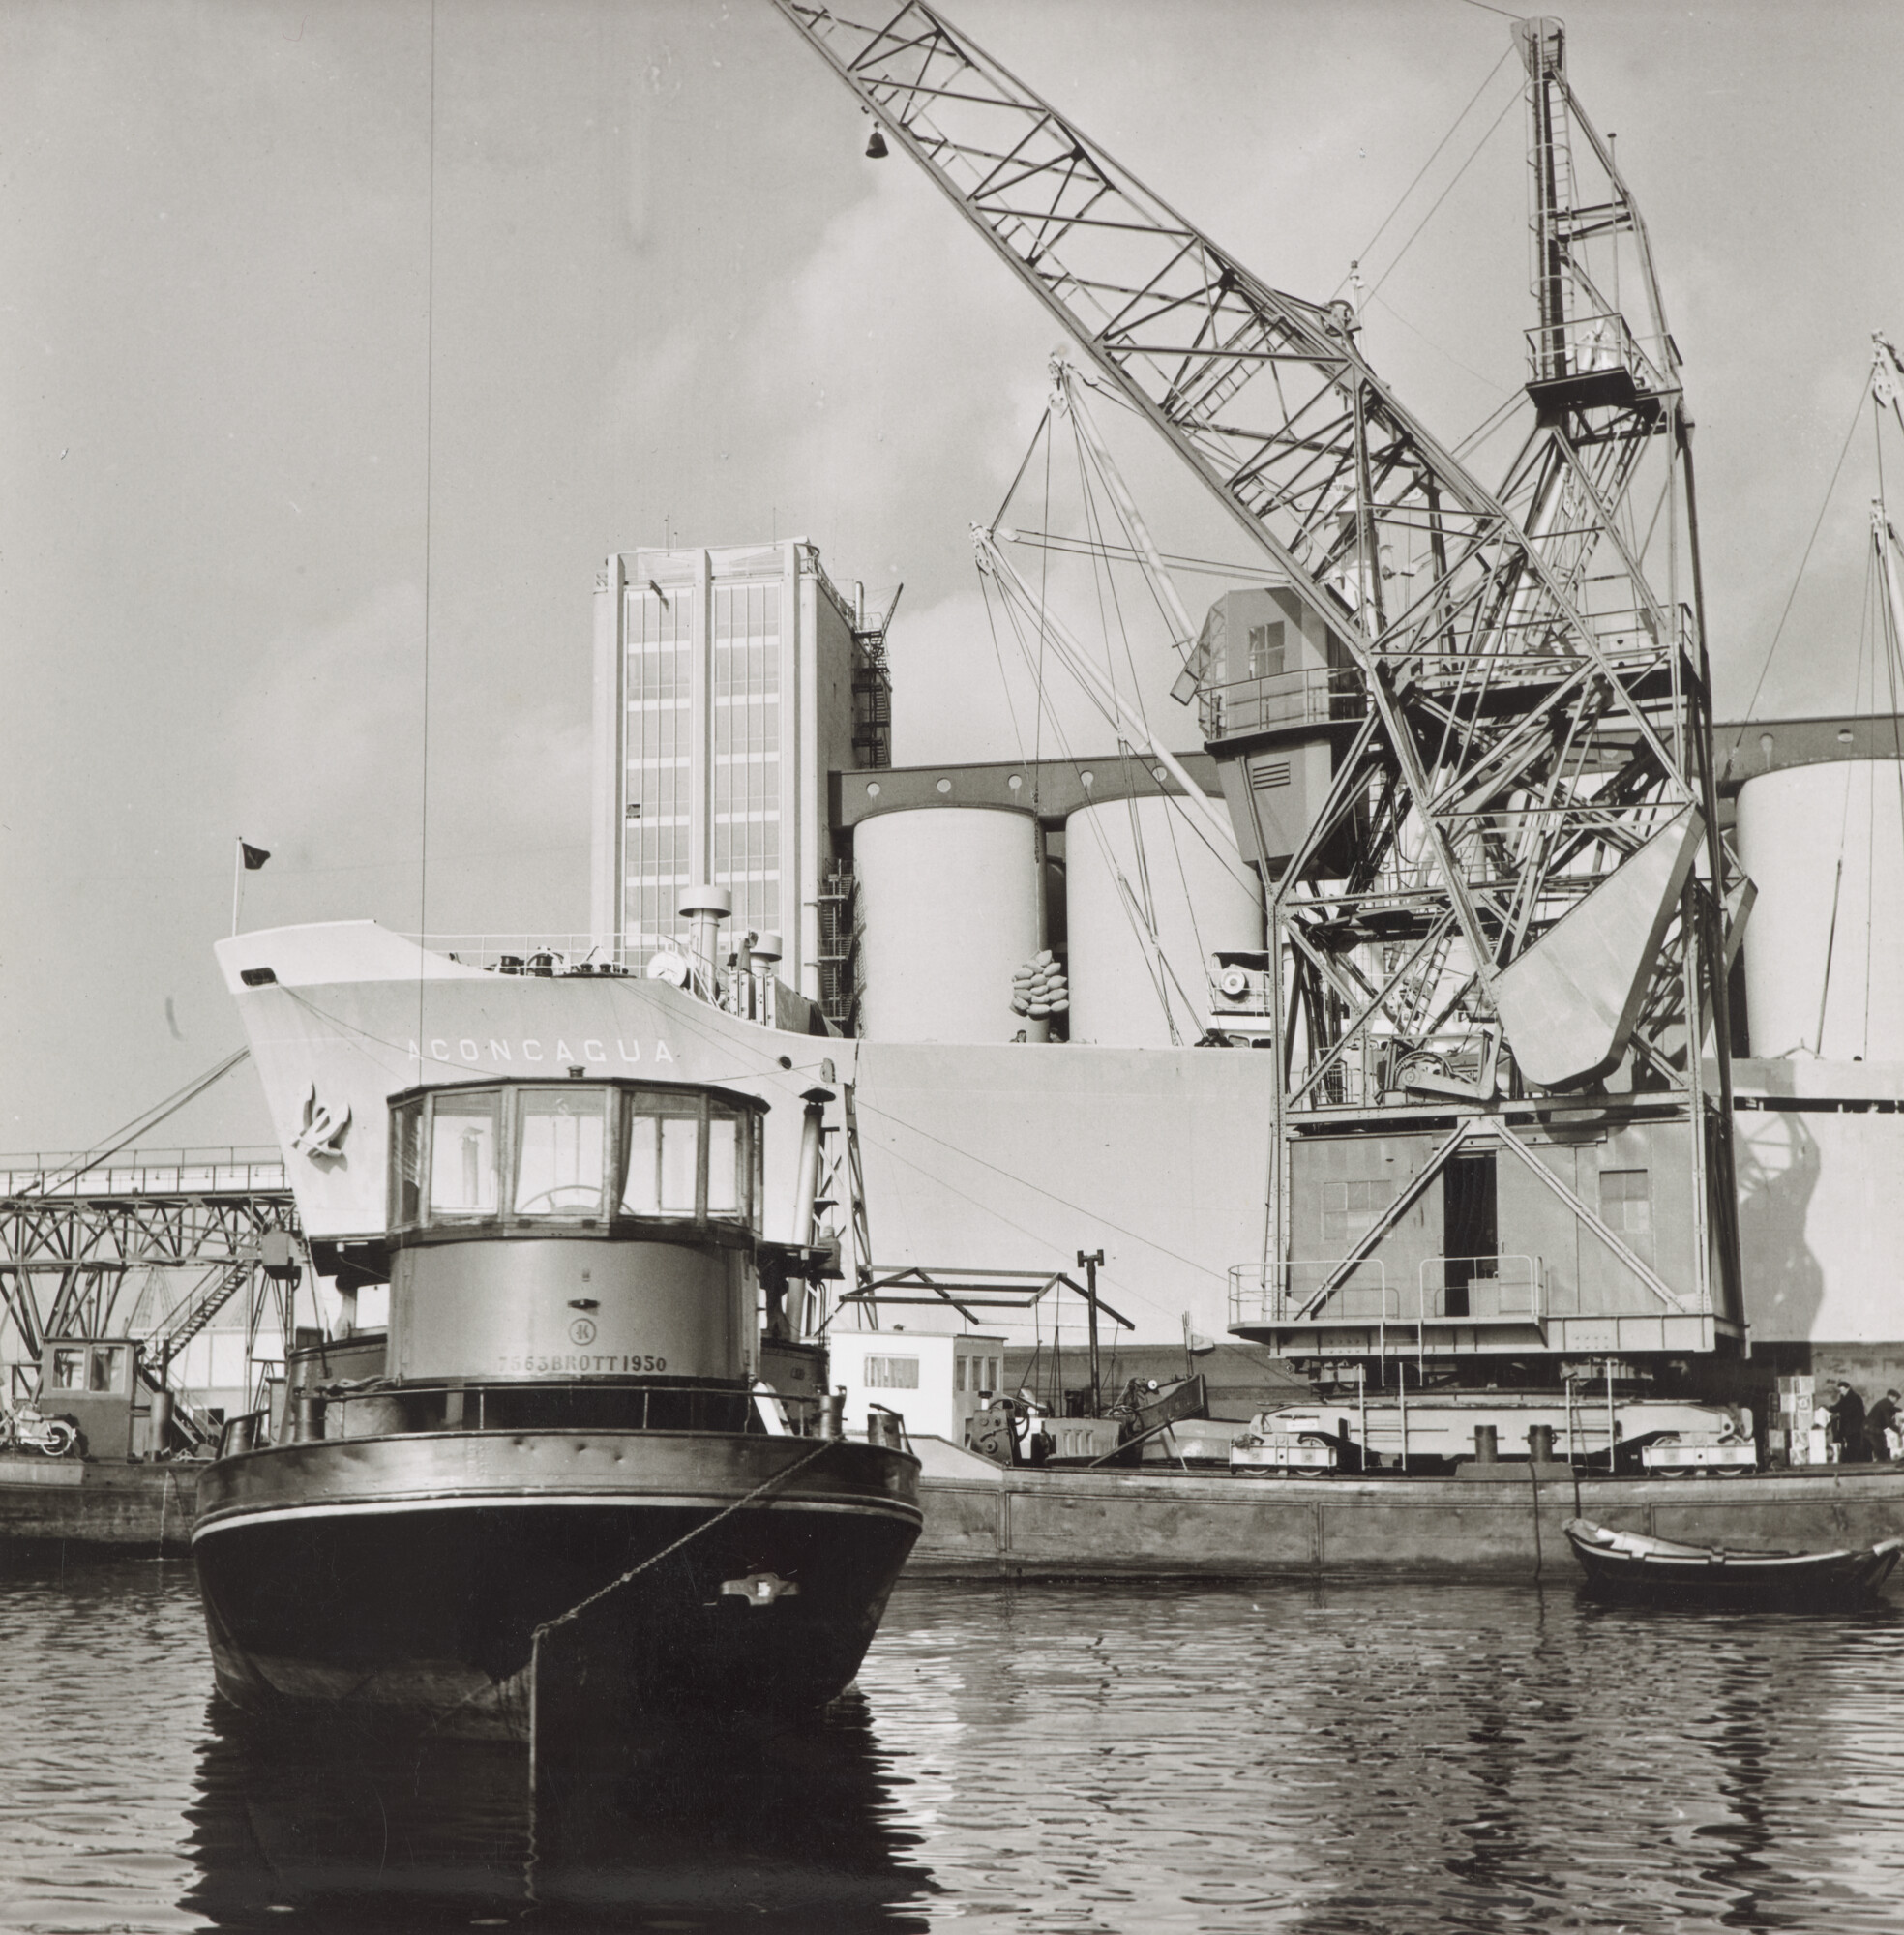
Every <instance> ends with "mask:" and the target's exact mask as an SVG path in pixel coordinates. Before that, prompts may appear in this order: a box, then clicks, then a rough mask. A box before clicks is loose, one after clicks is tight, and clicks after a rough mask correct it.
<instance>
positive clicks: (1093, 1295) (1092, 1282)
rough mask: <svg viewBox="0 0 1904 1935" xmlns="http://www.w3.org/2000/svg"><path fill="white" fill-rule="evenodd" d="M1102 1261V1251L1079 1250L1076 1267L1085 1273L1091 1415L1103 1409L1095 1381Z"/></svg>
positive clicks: (1102, 1398)
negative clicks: (1099, 1277)
mask: <svg viewBox="0 0 1904 1935" xmlns="http://www.w3.org/2000/svg"><path fill="white" fill-rule="evenodd" d="M1103 1261H1104V1252H1103V1251H1102V1250H1080V1251H1079V1252H1078V1267H1079V1268H1080V1269H1081V1270H1083V1271H1084V1272H1085V1307H1086V1312H1087V1313H1088V1318H1089V1323H1090V1393H1091V1415H1092V1416H1093V1417H1096V1416H1097V1415H1098V1414H1100V1413H1101V1412H1102V1411H1103V1409H1104V1392H1103V1390H1102V1388H1101V1387H1100V1385H1099V1384H1098V1380H1097V1266H1098V1265H1099V1264H1101V1263H1102V1262H1103Z"/></svg>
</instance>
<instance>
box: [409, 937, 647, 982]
mask: <svg viewBox="0 0 1904 1935" xmlns="http://www.w3.org/2000/svg"><path fill="white" fill-rule="evenodd" d="M402 938H404V939H405V940H413V941H415V943H416V944H417V945H418V946H419V947H422V948H427V949H428V950H429V951H430V952H431V954H446V955H448V956H449V958H450V959H451V960H452V961H457V962H461V965H462V966H463V967H465V968H485V969H487V970H488V971H489V972H491V973H492V974H527V975H534V976H539V977H541V978H543V979H548V978H550V976H554V975H561V974H603V973H612V972H614V971H616V970H617V969H618V968H620V967H621V965H622V962H621V952H620V950H619V949H617V948H616V947H615V945H614V943H613V942H612V941H611V940H610V941H603V940H600V939H598V938H597V937H596V936H594V935H592V934H406V935H404V936H403V937H402Z"/></svg>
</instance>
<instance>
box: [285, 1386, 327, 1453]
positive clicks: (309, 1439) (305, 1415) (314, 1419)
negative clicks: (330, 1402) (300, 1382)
mask: <svg viewBox="0 0 1904 1935" xmlns="http://www.w3.org/2000/svg"><path fill="white" fill-rule="evenodd" d="M323 1435H324V1400H323V1399H322V1398H321V1397H319V1396H318V1395H317V1394H316V1392H315V1391H299V1392H298V1395H297V1421H296V1423H295V1424H294V1425H293V1426H292V1429H291V1443H292V1444H313V1443H314V1442H315V1441H316V1440H318V1439H320V1438H322V1437H323Z"/></svg>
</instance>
